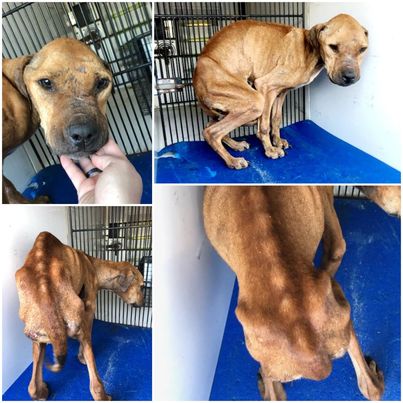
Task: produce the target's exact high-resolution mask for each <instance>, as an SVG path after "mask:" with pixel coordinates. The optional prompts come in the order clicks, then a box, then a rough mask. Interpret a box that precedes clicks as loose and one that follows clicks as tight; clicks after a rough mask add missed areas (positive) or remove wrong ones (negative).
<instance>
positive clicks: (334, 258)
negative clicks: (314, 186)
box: [320, 187, 346, 277]
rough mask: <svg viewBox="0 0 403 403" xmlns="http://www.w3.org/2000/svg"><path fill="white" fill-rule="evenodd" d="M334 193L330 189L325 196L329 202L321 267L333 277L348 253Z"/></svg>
mask: <svg viewBox="0 0 403 403" xmlns="http://www.w3.org/2000/svg"><path fill="white" fill-rule="evenodd" d="M332 192H333V189H332V188H331V187H329V188H328V189H327V194H326V196H325V197H326V198H327V200H326V203H325V204H324V214H325V228H324V232H323V256H322V262H321V266H320V267H321V269H322V270H325V271H327V272H328V273H329V274H330V275H331V276H332V277H333V276H334V275H335V274H336V272H337V269H338V268H339V266H340V263H341V261H342V259H343V256H344V253H345V252H346V242H345V240H344V238H343V233H342V231H341V227H340V222H339V219H338V217H337V214H336V211H335V209H334V206H333V193H332Z"/></svg>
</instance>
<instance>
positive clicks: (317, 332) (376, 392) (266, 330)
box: [204, 186, 399, 400]
mask: <svg viewBox="0 0 403 403" xmlns="http://www.w3.org/2000/svg"><path fill="white" fill-rule="evenodd" d="M395 190H396V191H397V190H399V189H398V188H396V187H395ZM204 225H205V229H206V233H207V237H208V238H209V240H210V242H211V244H212V245H213V247H214V248H215V249H216V250H217V251H218V253H219V254H220V256H221V257H222V258H223V259H224V260H225V262H226V263H227V264H228V265H229V266H230V267H231V269H232V270H233V271H234V272H235V273H236V276H237V279H238V283H239V297H238V306H237V308H236V316H237V318H238V320H239V321H240V323H241V324H242V326H243V331H244V335H245V341H246V346H247V349H248V351H249V353H250V354H251V356H252V357H253V358H254V359H255V360H256V361H258V362H259V363H260V372H259V377H260V378H259V382H258V385H259V389H260V392H261V395H262V397H263V399H265V400H285V399H286V395H285V391H284V388H283V386H282V382H289V381H292V380H295V379H299V378H308V379H313V380H321V379H324V378H326V377H327V376H328V375H329V374H330V372H331V370H332V362H331V360H332V359H333V358H338V357H341V356H342V355H343V354H344V353H345V352H346V351H347V352H348V353H349V355H350V358H351V360H352V363H353V366H354V369H355V372H356V375H357V378H358V386H359V389H360V391H361V393H362V394H363V395H364V396H365V397H366V398H368V399H371V400H379V399H380V398H381V397H382V394H383V391H384V380H383V374H382V372H381V371H380V370H379V369H378V368H377V365H376V364H375V362H374V361H373V360H369V359H368V361H367V360H366V359H365V358H364V355H363V353H362V351H361V348H360V345H359V343H358V340H357V336H356V334H355V332H354V329H353V324H352V321H351V316H350V305H349V303H348V301H347V300H346V298H345V296H344V294H343V291H342V290H341V288H340V286H339V285H338V283H337V282H336V281H335V280H334V278H333V276H334V274H335V273H336V271H337V269H338V267H339V265H340V263H341V260H342V258H343V255H344V252H345V249H346V244H345V241H344V238H343V235H342V231H341V228H340V224H339V221H338V218H337V215H336V212H335V210H334V207H333V193H332V188H331V187H321V186H318V187H315V186H262V187H253V186H252V187H250V186H236V187H235V186H234V187H233V186H227V187H207V189H206V192H205V197H204ZM321 239H322V240H323V259H322V262H321V266H320V268H318V269H315V267H314V265H313V260H314V256H315V253H316V251H317V249H318V246H319V242H320V241H321Z"/></svg>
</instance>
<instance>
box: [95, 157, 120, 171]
mask: <svg viewBox="0 0 403 403" xmlns="http://www.w3.org/2000/svg"><path fill="white" fill-rule="evenodd" d="M114 159H115V157H113V156H111V155H98V154H94V155H91V162H92V163H93V164H94V165H95V166H96V167H97V168H98V169H100V170H101V171H103V170H105V168H106V167H107V166H108V165H110V164H111V163H112V162H113V160H114Z"/></svg>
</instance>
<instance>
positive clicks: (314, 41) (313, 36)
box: [308, 24, 327, 49]
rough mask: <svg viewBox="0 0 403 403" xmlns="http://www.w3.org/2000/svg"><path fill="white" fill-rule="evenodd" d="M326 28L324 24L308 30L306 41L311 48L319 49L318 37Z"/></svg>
mask: <svg viewBox="0 0 403 403" xmlns="http://www.w3.org/2000/svg"><path fill="white" fill-rule="evenodd" d="M326 28H327V26H326V24H316V25H314V26H313V27H312V28H311V29H310V30H309V32H308V40H309V43H310V44H311V46H312V47H313V48H315V49H319V46H320V45H319V36H320V34H321V33H322V32H323V31H324V30H325V29H326Z"/></svg>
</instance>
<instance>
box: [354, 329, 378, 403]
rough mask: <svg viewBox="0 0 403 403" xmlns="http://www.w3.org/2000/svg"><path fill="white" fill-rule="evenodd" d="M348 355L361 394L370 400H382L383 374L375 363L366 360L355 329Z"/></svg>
mask: <svg viewBox="0 0 403 403" xmlns="http://www.w3.org/2000/svg"><path fill="white" fill-rule="evenodd" d="M348 353H349V355H350V358H351V361H352V362H353V366H354V369H355V373H356V375H357V381H358V387H359V388H360V391H361V393H362V394H363V395H364V396H365V397H366V398H367V399H369V400H380V399H381V397H382V395H383V391H384V389H385V384H384V380H383V373H382V371H380V370H379V368H377V365H376V363H375V361H373V360H371V359H367V360H366V359H365V358H364V355H363V353H362V351H361V347H360V345H359V343H358V340H357V336H356V334H355V332H354V329H353V328H351V338H350V344H349V346H348Z"/></svg>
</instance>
